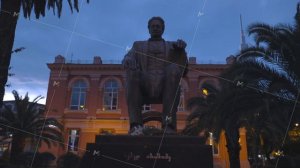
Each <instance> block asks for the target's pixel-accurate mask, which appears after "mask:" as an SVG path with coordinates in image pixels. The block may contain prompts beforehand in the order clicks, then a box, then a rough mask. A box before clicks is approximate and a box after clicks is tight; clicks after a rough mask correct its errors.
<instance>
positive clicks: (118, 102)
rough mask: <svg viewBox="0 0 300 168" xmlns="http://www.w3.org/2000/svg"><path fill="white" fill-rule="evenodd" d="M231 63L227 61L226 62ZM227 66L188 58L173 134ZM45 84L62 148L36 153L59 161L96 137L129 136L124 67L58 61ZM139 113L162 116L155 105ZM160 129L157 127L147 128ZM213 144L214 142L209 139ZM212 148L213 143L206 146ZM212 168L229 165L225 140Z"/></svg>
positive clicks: (244, 157)
mask: <svg viewBox="0 0 300 168" xmlns="http://www.w3.org/2000/svg"><path fill="white" fill-rule="evenodd" d="M227 62H230V60H227ZM228 66H229V65H228V64H197V63H196V58H195V57H190V58H189V72H188V73H187V75H186V77H184V78H183V79H182V80H181V94H180V95H181V96H180V103H179V105H178V107H177V108H178V112H177V129H178V131H181V130H182V129H183V128H184V127H185V124H186V118H187V116H188V115H189V111H187V110H186V108H185V104H186V102H187V100H188V99H190V98H192V97H195V96H201V95H202V94H205V93H203V89H202V86H203V85H204V84H205V83H209V84H212V85H214V86H216V87H218V86H219V84H218V80H217V78H215V77H214V76H218V75H219V74H220V73H221V72H222V71H224V70H225V69H226V68H227V67H228ZM48 68H49V69H50V78H49V85H48V93H47V100H46V109H47V114H46V115H47V117H54V118H57V119H58V120H59V121H61V122H62V123H63V125H64V126H65V144H66V148H65V149H62V148H51V149H46V148H43V147H42V148H41V150H42V151H45V150H47V151H50V152H52V153H53V154H56V155H61V154H63V153H65V152H67V151H71V152H75V153H77V154H79V155H82V154H83V153H84V152H85V148H86V144H87V143H93V142H94V141H95V135H98V134H127V133H128V130H129V120H128V111H127V105H126V99H125V81H126V74H125V71H124V69H123V66H122V65H121V64H120V63H119V64H113V63H105V62H103V61H102V60H101V57H98V56H96V57H94V59H93V62H91V63H83V62H76V63H72V62H70V63H68V62H67V61H66V60H65V58H64V57H63V56H61V55H58V56H57V57H55V61H54V63H49V64H48ZM143 109H144V111H143V113H145V114H146V113H147V112H149V111H158V112H160V111H161V110H162V106H161V105H159V104H148V105H144V106H143ZM146 124H148V125H151V126H155V127H160V126H161V124H160V122H158V121H150V122H148V123H146ZM211 139H212V140H213V136H212V137H211ZM245 139H246V138H245V131H243V130H241V147H242V151H241V162H242V164H243V162H244V161H245V163H246V162H247V152H246V142H245ZM208 143H210V144H213V142H212V141H210V142H208ZM213 149H214V162H215V167H218V166H221V167H225V166H226V165H228V156H227V150H226V147H225V138H224V136H222V137H221V141H220V143H219V144H218V145H217V146H215V147H214V148H213Z"/></svg>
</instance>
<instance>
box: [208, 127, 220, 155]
mask: <svg viewBox="0 0 300 168" xmlns="http://www.w3.org/2000/svg"><path fill="white" fill-rule="evenodd" d="M208 144H209V145H211V146H212V151H213V154H214V155H219V144H218V143H217V142H216V140H215V137H214V135H213V133H211V132H209V137H208Z"/></svg>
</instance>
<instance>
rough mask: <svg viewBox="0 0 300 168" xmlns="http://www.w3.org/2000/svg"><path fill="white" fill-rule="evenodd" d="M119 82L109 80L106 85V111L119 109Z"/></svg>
mask: <svg viewBox="0 0 300 168" xmlns="http://www.w3.org/2000/svg"><path fill="white" fill-rule="evenodd" d="M118 89H119V86H118V82H117V81H116V80H112V79H111V80H108V81H107V82H105V84H104V95H103V96H104V97H103V100H104V103H103V105H104V110H117V107H118Z"/></svg>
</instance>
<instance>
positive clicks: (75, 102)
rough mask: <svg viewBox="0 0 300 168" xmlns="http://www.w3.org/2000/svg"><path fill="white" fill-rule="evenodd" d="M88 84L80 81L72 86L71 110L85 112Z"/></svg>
mask: <svg viewBox="0 0 300 168" xmlns="http://www.w3.org/2000/svg"><path fill="white" fill-rule="evenodd" d="M86 90H87V84H86V82H84V81H83V80H78V81H76V82H75V83H74V84H73V85H72V95H71V106H70V108H71V110H84V109H85V99H86Z"/></svg>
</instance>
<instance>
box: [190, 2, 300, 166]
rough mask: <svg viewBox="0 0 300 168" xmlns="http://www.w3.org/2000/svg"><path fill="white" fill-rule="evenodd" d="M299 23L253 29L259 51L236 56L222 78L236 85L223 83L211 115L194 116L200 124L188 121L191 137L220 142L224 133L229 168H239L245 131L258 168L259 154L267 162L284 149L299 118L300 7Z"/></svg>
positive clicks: (197, 113)
mask: <svg viewBox="0 0 300 168" xmlns="http://www.w3.org/2000/svg"><path fill="white" fill-rule="evenodd" d="M295 20H296V24H295V26H288V25H282V24H281V25H277V26H274V27H273V26H269V25H267V24H262V23H256V24H253V25H251V26H250V27H249V33H250V34H251V35H254V39H255V41H256V44H257V46H255V47H251V48H248V49H246V50H244V51H242V52H241V53H240V54H239V55H237V61H236V63H235V64H233V65H232V66H231V67H230V68H229V69H228V70H227V71H226V72H224V73H223V74H222V75H221V77H222V78H226V79H228V80H230V81H233V82H228V81H221V82H220V83H221V89H220V91H218V92H217V94H216V96H215V99H214V100H213V102H212V103H209V104H210V105H209V104H207V103H206V106H207V105H208V106H207V107H206V110H203V109H201V108H194V110H192V114H191V116H190V118H193V117H196V118H198V120H196V122H195V123H193V122H191V121H193V120H189V123H188V126H187V129H188V130H190V131H189V133H195V132H193V131H191V130H194V131H196V132H197V131H198V132H200V131H203V130H207V131H212V132H213V133H214V134H215V135H216V136H217V140H218V138H219V136H220V133H221V131H222V130H224V131H225V138H226V142H227V149H228V153H229V160H230V167H234V168H235V167H240V163H239V150H240V145H239V143H238V139H239V128H241V127H245V128H246V129H247V133H248V134H247V136H248V137H250V138H249V139H252V143H251V145H250V146H251V151H252V155H253V157H254V164H253V166H254V167H257V166H259V164H258V158H257V156H258V153H259V152H261V151H262V152H264V153H265V154H266V155H267V156H268V155H269V154H270V153H271V151H272V150H274V149H280V148H281V147H282V145H281V144H282V142H283V141H284V139H285V133H286V130H287V129H289V121H290V119H291V117H293V116H292V115H295V114H294V113H292V112H293V106H294V104H295V101H299V98H298V96H297V95H298V92H299V77H300V69H299V68H297V66H296V65H297V64H299V63H300V62H299V61H300V59H299V56H300V55H299V54H300V53H299V49H300V36H299V35H300V5H299V4H297V13H296V15H295ZM262 43H264V44H267V45H266V47H262V46H261V44H262ZM205 101H206V100H202V104H203V102H205ZM199 105H201V104H200V103H198V106H199ZM297 107H298V109H299V106H298V104H297ZM207 109H208V110H207ZM296 109H297V108H296ZM296 113H299V110H298V111H296ZM293 120H296V118H293ZM270 140H272V141H270ZM250 153H251V152H250Z"/></svg>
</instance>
